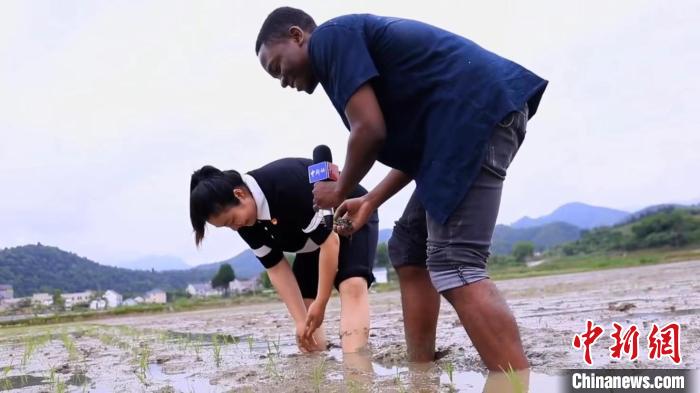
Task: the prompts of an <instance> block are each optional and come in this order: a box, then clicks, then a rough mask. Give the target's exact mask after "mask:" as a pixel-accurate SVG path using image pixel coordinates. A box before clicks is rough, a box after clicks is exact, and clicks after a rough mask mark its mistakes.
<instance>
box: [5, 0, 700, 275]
mask: <svg viewBox="0 0 700 393" xmlns="http://www.w3.org/2000/svg"><path fill="white" fill-rule="evenodd" d="M279 5H292V6H296V7H300V8H303V9H305V10H306V11H307V12H309V13H310V14H311V15H312V16H313V17H314V18H315V19H316V21H317V23H321V22H323V21H325V20H327V19H329V18H332V17H334V16H337V15H341V14H345V13H353V12H370V13H375V14H381V15H391V16H402V17H409V18H413V19H419V20H422V21H425V22H428V23H432V24H435V25H438V26H440V27H443V28H446V29H448V30H451V31H453V32H456V33H459V34H461V35H464V36H466V37H468V38H470V39H472V40H474V41H476V42H478V43H479V44H481V45H482V46H484V47H486V48H488V49H490V50H492V51H495V52H496V53H498V54H500V55H502V56H505V57H507V58H510V59H512V60H515V61H517V62H519V63H520V64H522V65H524V66H525V67H527V68H529V69H531V70H532V71H534V72H535V73H537V74H539V75H540V76H542V77H544V78H545V79H548V80H549V81H550V85H549V87H548V89H547V91H546V93H545V95H544V97H543V99H542V103H541V105H540V109H539V111H538V113H537V115H536V116H535V117H534V118H533V119H532V121H531V122H530V123H529V124H528V135H527V138H526V141H525V143H524V145H523V147H522V149H521V151H520V153H519V154H518V156H517V158H516V159H515V162H514V164H513V166H512V167H511V170H510V172H509V175H508V179H507V181H506V186H505V190H504V197H503V201H502V205H501V213H500V216H499V222H500V223H510V222H513V221H515V220H517V219H518V218H520V217H521V216H523V215H529V216H539V215H544V214H547V213H549V212H551V211H552V210H554V209H555V208H556V207H558V206H559V205H562V204H564V203H567V202H571V201H581V202H586V203H590V204H594V205H600V206H606V207H613V208H621V209H625V210H634V209H637V208H641V207H644V206H646V205H650V204H656V203H662V202H671V201H674V202H684V201H696V200H698V198H700V185H699V184H700V182H699V181H698V179H699V178H700V176H699V175H698V174H699V173H700V159H699V158H698V149H699V148H700V126H699V123H700V120H699V118H698V114H699V113H700V112H699V109H700V105H699V104H698V96H700V82H699V81H700V78H698V77H697V76H696V74H697V70H698V69H700V45H698V43H700V29H698V27H697V26H698V24H699V22H700V3H698V2H697V1H692V0H687V1H685V0H678V1H672V2H668V1H661V0H657V1H643V0H633V1H622V0H617V1H609V0H605V1H590V0H581V1H534V2H523V1H515V0H493V1H488V2H484V1H460V2H457V1H454V2H450V1H436V0H433V1H429V2H406V1H392V2H390V1H378V0H373V1H353V2H342V3H341V2H331V1H322V0H316V1H302V2H298V3H277V2H267V1H265V2H251V1H245V2H244V1H199V0H198V1H194V0H193V1H188V2H176V1H171V0H168V1H133V2H127V1H91V2H85V1H54V2H50V1H16V2H11V1H3V2H2V3H0V136H1V139H0V190H1V191H0V193H1V195H2V202H1V203H0V247H10V246H16V245H23V244H27V243H36V242H41V243H43V244H47V245H54V246H58V247H60V248H62V249H64V250H68V251H72V252H75V253H77V254H79V255H81V256H85V257H88V258H90V259H93V260H95V261H97V262H101V263H110V264H112V263H119V262H120V261H125V260H128V259H133V258H138V257H141V256H145V255H172V256H176V257H180V258H182V259H183V260H185V261H186V262H187V263H189V264H192V265H196V264H199V263H204V262H213V261H218V260H222V259H225V258H229V257H231V256H233V255H235V254H237V253H238V252H240V251H242V250H243V249H244V248H245V246H244V243H243V242H242V241H241V240H240V239H239V237H238V235H236V234H235V233H234V232H232V231H228V230H214V231H211V232H209V235H208V237H207V238H206V239H205V241H204V244H203V247H202V248H201V249H200V250H197V249H196V248H195V246H194V242H193V240H192V229H191V227H190V223H189V215H188V197H189V188H188V187H189V177H190V174H191V173H192V171H193V170H195V169H196V168H198V167H200V166H202V165H204V164H212V165H215V166H218V167H220V168H222V169H237V170H240V171H247V170H250V169H254V168H256V167H258V166H261V165H263V164H265V163H267V162H269V161H272V160H274V159H277V158H280V157H285V156H307V157H310V156H311V151H312V149H313V147H314V146H316V145H318V144H320V143H325V144H327V145H329V146H330V147H331V149H332V150H333V154H334V158H335V159H336V161H337V162H338V163H340V164H342V162H343V160H344V158H345V144H346V140H347V135H348V133H347V131H346V130H345V129H344V127H343V125H342V123H341V121H340V119H339V118H338V116H337V114H336V113H335V111H334V109H333V107H332V106H331V103H330V101H329V100H328V98H327V97H326V95H325V93H324V91H323V89H321V88H319V89H317V91H316V93H315V94H314V95H312V96H308V95H306V94H301V93H297V92H296V91H292V90H290V89H287V90H283V89H281V88H280V87H279V83H278V82H277V81H276V80H273V79H272V78H270V77H269V76H268V75H267V74H266V73H265V72H264V71H263V70H262V68H261V67H260V65H259V64H258V60H257V58H256V57H255V55H254V42H255V38H256V36H257V33H258V29H259V26H260V24H261V23H262V21H263V20H264V18H265V17H266V15H267V14H268V13H269V12H270V11H271V10H272V9H274V8H275V7H276V6H279ZM386 172H387V169H386V168H385V167H383V166H381V165H379V164H377V165H375V167H374V168H373V169H372V171H371V173H370V175H368V177H367V178H365V180H364V181H363V184H364V185H365V186H369V187H372V186H374V185H375V184H376V183H378V182H379V180H380V179H381V178H382V176H383V175H384V174H385V173H386ZM411 189H412V187H411ZM410 191H411V190H410V189H407V190H404V191H403V192H402V193H401V194H399V195H397V196H396V197H394V198H393V199H392V200H391V201H389V202H387V204H386V205H385V206H383V207H382V208H381V209H380V219H381V225H380V227H382V228H390V227H391V226H392V224H393V221H394V220H395V219H397V218H398V216H399V215H400V213H401V211H402V209H403V205H404V203H405V202H406V200H407V199H408V196H409V195H410Z"/></svg>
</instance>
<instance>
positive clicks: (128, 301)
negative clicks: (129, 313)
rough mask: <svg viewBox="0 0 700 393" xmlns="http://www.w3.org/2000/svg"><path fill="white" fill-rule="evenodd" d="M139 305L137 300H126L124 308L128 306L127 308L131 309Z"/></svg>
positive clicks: (123, 303)
mask: <svg viewBox="0 0 700 393" xmlns="http://www.w3.org/2000/svg"><path fill="white" fill-rule="evenodd" d="M137 304H138V303H136V300H134V299H131V298H129V299H126V300H124V301H123V302H122V306H127V307H129V306H135V305H137Z"/></svg>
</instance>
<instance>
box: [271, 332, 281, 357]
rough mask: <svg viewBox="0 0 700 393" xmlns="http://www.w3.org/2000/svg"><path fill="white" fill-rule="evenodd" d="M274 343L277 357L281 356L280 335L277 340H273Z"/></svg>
mask: <svg viewBox="0 0 700 393" xmlns="http://www.w3.org/2000/svg"><path fill="white" fill-rule="evenodd" d="M272 345H274V346H275V352H276V353H277V357H280V335H279V334H278V335H277V341H276V342H272Z"/></svg>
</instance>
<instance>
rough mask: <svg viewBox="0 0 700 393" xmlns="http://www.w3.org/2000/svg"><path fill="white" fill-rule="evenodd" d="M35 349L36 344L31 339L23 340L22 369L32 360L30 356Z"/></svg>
mask: <svg viewBox="0 0 700 393" xmlns="http://www.w3.org/2000/svg"><path fill="white" fill-rule="evenodd" d="M36 348H37V343H36V341H35V340H34V338H32V337H27V338H25V339H24V354H23V355H22V367H23V368H24V367H25V366H26V365H27V363H29V361H30V360H31V359H32V355H33V354H34V351H35V350H36Z"/></svg>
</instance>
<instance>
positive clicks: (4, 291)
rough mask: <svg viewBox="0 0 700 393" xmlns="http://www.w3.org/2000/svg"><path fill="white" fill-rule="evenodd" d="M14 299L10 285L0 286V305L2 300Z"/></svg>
mask: <svg viewBox="0 0 700 393" xmlns="http://www.w3.org/2000/svg"><path fill="white" fill-rule="evenodd" d="M13 297H14V291H13V290H12V285H6V284H0V303H2V301H3V300H9V299H12V298H13Z"/></svg>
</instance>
